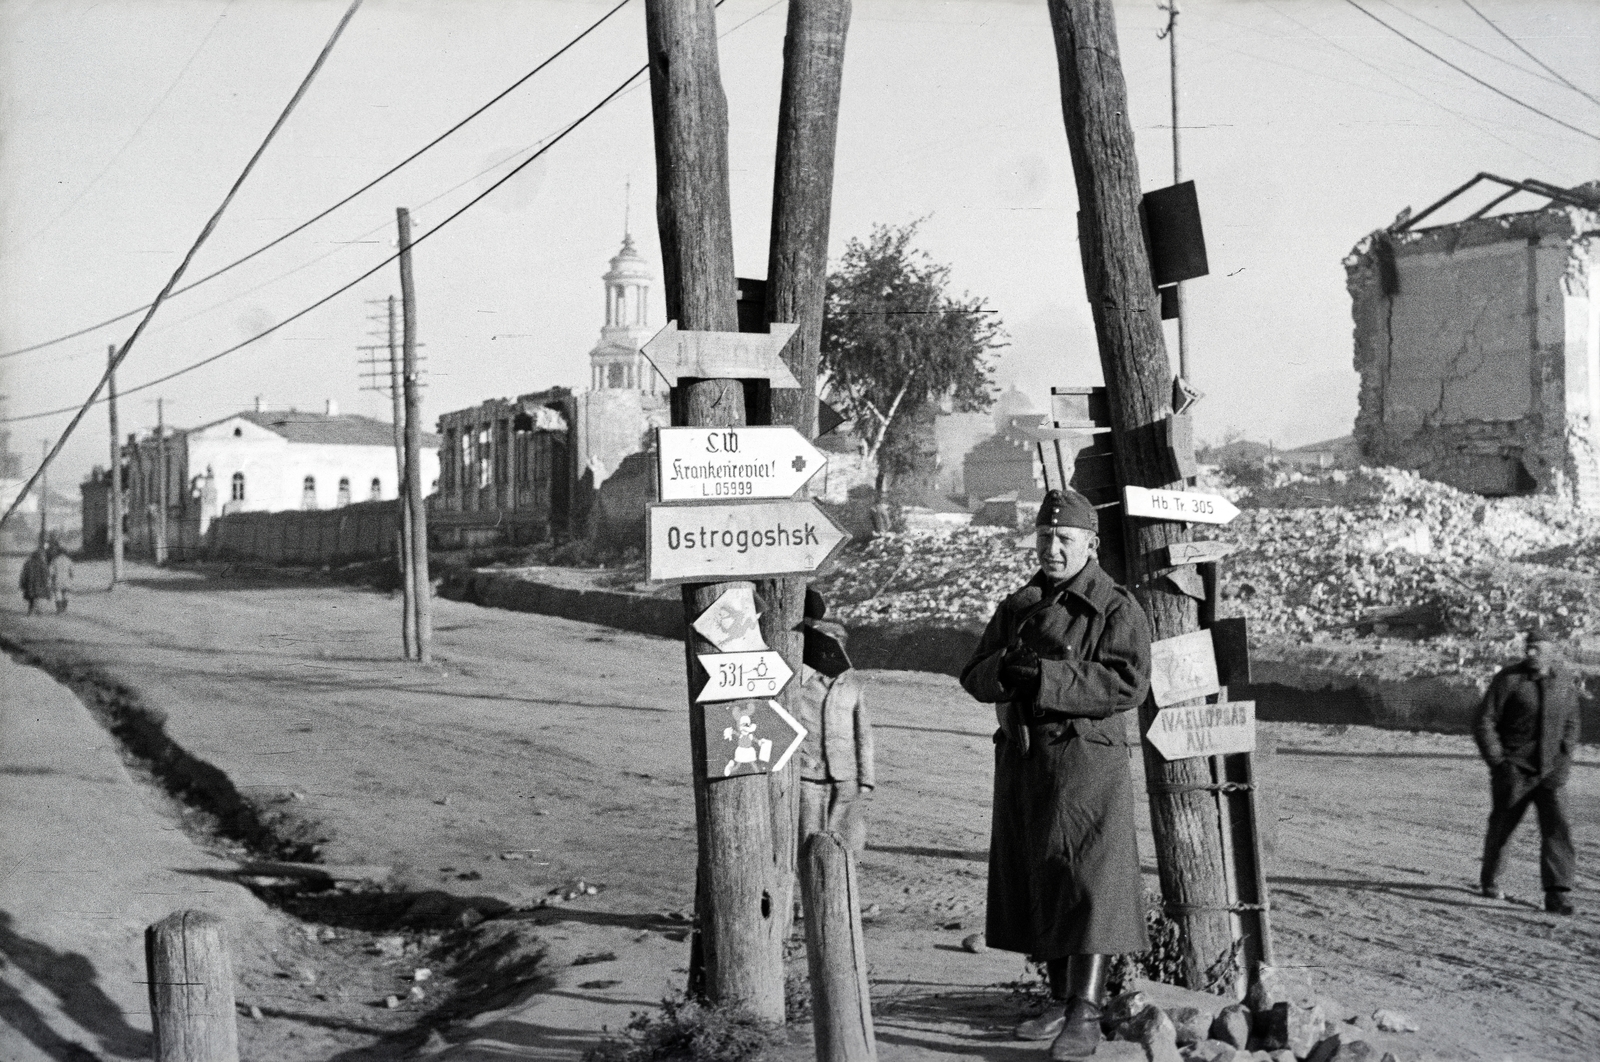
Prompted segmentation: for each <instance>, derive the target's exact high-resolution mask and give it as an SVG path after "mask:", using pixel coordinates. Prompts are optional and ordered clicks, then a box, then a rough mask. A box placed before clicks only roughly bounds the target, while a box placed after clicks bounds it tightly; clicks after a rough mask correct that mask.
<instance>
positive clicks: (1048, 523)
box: [1033, 490, 1100, 534]
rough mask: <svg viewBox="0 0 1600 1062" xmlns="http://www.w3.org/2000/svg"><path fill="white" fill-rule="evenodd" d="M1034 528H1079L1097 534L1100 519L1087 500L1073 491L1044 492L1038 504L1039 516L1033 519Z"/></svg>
mask: <svg viewBox="0 0 1600 1062" xmlns="http://www.w3.org/2000/svg"><path fill="white" fill-rule="evenodd" d="M1033 526H1034V527H1081V528H1083V529H1084V530H1085V531H1093V532H1095V533H1097V534H1098V533H1099V531H1100V518H1099V517H1098V516H1097V515H1096V514H1095V511H1094V506H1093V505H1090V504H1089V499H1088V498H1085V497H1084V496H1083V495H1081V494H1079V493H1078V492H1077V491H1075V490H1066V491H1061V490H1048V491H1045V495H1044V501H1043V502H1041V503H1040V504H1039V515H1038V516H1036V517H1034V520H1033Z"/></svg>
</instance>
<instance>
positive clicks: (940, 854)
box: [867, 844, 989, 863]
mask: <svg viewBox="0 0 1600 1062" xmlns="http://www.w3.org/2000/svg"><path fill="white" fill-rule="evenodd" d="M867 851H869V852H883V853H884V854H885V855H905V856H927V857H928V858H929V859H965V860H967V861H968V862H971V863H987V862H988V861H989V850H988V849H987V848H982V849H975V850H973V851H966V850H964V849H961V848H919V847H916V846H915V845H894V844H869V845H867Z"/></svg>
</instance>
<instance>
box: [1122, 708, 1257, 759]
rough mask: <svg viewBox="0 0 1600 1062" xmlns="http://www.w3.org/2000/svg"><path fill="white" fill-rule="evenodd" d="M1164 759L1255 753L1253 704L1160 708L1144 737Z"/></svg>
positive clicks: (1254, 714)
mask: <svg viewBox="0 0 1600 1062" xmlns="http://www.w3.org/2000/svg"><path fill="white" fill-rule="evenodd" d="M1145 737H1146V738H1148V739H1149V741H1150V744H1152V745H1154V746H1155V747H1156V751H1157V752H1159V753H1161V756H1162V758H1163V759H1166V760H1181V759H1186V758H1188V757H1190V756H1221V755H1225V754H1228V753H1233V752H1254V751H1255V747H1256V702H1255V701H1224V702H1222V703H1221V704H1190V705H1185V706H1183V707H1181V708H1163V709H1161V710H1160V711H1159V712H1157V713H1156V718H1155V722H1153V723H1151V724H1150V731H1149V733H1147V734H1146V735H1145Z"/></svg>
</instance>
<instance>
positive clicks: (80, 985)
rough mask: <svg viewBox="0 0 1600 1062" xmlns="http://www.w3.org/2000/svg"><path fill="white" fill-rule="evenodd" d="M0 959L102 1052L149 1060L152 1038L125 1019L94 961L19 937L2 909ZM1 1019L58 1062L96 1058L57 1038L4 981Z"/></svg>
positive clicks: (72, 1043) (118, 1056) (0, 1005)
mask: <svg viewBox="0 0 1600 1062" xmlns="http://www.w3.org/2000/svg"><path fill="white" fill-rule="evenodd" d="M0 956H3V957H4V959H5V960H6V961H7V962H8V963H11V964H13V965H15V966H16V967H17V968H18V969H19V970H21V971H22V972H23V973H25V974H27V975H28V976H29V977H31V978H32V979H33V980H34V981H35V982H37V983H38V984H39V985H40V986H41V987H43V988H45V989H46V990H48V991H49V992H50V994H51V995H53V996H55V997H56V1000H57V1002H58V1004H59V1006H60V1009H61V1013H63V1014H65V1015H66V1016H67V1017H68V1018H70V1019H71V1020H72V1022H73V1023H74V1024H75V1025H77V1026H78V1028H80V1029H82V1030H83V1031H84V1032H86V1033H89V1034H90V1035H92V1036H93V1037H94V1038H95V1040H96V1041H97V1042H98V1044H99V1048H100V1054H102V1055H110V1056H112V1057H115V1058H149V1057H150V1052H151V1048H152V1046H153V1045H152V1043H151V1040H150V1034H149V1033H146V1032H141V1031H140V1030H138V1029H135V1028H134V1027H133V1026H131V1025H129V1024H128V1023H127V1022H126V1021H124V1020H123V1018H122V1010H121V1008H120V1007H118V1006H117V1004H116V1002H115V1001H114V1000H112V999H111V997H110V996H107V995H106V994H105V992H103V991H102V990H101V988H100V985H99V983H98V982H97V981H96V974H95V969H94V963H92V962H90V961H89V960H88V959H87V958H85V957H84V956H82V955H79V954H77V953H76V952H60V951H56V950H55V949H54V948H51V947H50V946H48V945H46V944H41V943H40V942H39V941H36V940H30V939H28V938H27V937H25V936H23V935H22V934H20V933H18V932H17V931H16V930H15V928H13V925H12V917H11V914H10V913H9V912H7V911H0ZM0 1019H4V1020H5V1022H6V1023H7V1024H9V1025H10V1026H11V1027H12V1028H13V1029H15V1030H17V1032H18V1033H19V1034H20V1035H22V1036H24V1037H26V1038H27V1039H28V1040H29V1041H30V1042H31V1043H32V1044H33V1045H34V1046H35V1047H37V1048H38V1049H39V1050H40V1051H43V1052H44V1053H45V1054H47V1055H49V1056H50V1057H51V1058H53V1059H57V1060H58V1062H84V1060H85V1059H94V1058H96V1057H97V1056H96V1055H95V1054H94V1053H93V1052H91V1051H89V1050H87V1049H86V1048H84V1047H83V1046H82V1045H81V1044H77V1043H74V1042H73V1041H71V1040H67V1039H65V1038H63V1037H62V1036H60V1035H59V1034H57V1033H56V1032H55V1031H54V1030H52V1029H51V1028H50V1025H49V1023H48V1022H46V1021H45V1020H44V1018H43V1017H42V1016H41V1015H40V1014H39V1013H38V1012H37V1011H35V1010H34V1008H33V1007H32V1006H31V1005H30V1004H29V1003H28V1001H27V1000H26V999H24V998H23V997H22V996H21V995H19V994H17V993H16V992H15V990H13V989H11V988H10V987H9V986H8V985H5V984H3V983H0Z"/></svg>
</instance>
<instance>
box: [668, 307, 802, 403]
mask: <svg viewBox="0 0 1600 1062" xmlns="http://www.w3.org/2000/svg"><path fill="white" fill-rule="evenodd" d="M799 327H800V326H799V325H797V324H776V323H775V324H773V325H772V326H771V328H772V331H770V332H699V331H695V332H680V331H679V330H678V322H677V321H668V322H667V325H666V327H665V328H663V329H662V330H661V331H659V332H657V333H656V334H655V335H654V336H651V337H650V341H649V342H648V343H646V344H645V345H644V346H643V347H642V348H641V349H640V351H639V353H641V354H643V355H644V356H645V357H646V358H647V359H649V361H650V364H651V365H654V366H655V367H656V371H657V372H659V373H660V374H661V376H662V378H663V379H665V380H666V381H667V385H668V386H670V387H677V386H678V380H679V378H680V377H688V378H690V379H700V380H712V379H732V380H770V381H771V382H772V386H773V387H799V386H800V381H798V380H796V379H795V378H794V373H792V372H790V371H789V367H788V366H787V365H785V364H784V363H783V359H782V358H781V357H779V356H778V355H779V354H781V353H782V352H783V348H784V347H786V346H788V345H789V341H790V340H791V339H793V338H794V336H795V333H796V331H797V330H798V329H799Z"/></svg>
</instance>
